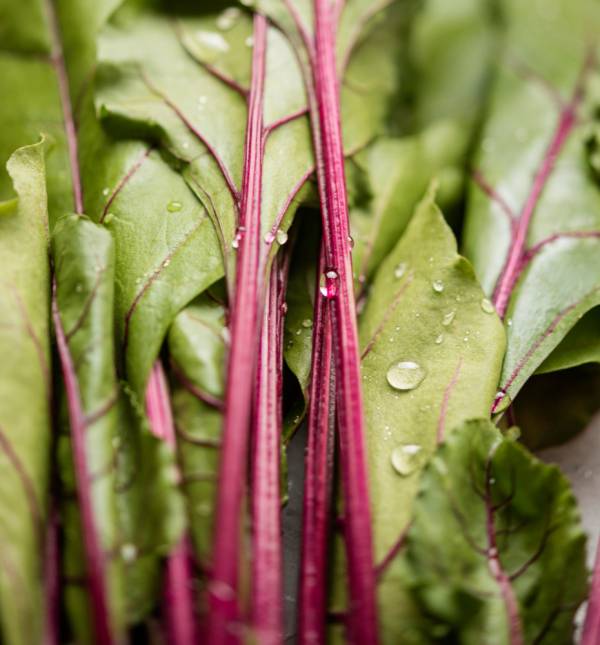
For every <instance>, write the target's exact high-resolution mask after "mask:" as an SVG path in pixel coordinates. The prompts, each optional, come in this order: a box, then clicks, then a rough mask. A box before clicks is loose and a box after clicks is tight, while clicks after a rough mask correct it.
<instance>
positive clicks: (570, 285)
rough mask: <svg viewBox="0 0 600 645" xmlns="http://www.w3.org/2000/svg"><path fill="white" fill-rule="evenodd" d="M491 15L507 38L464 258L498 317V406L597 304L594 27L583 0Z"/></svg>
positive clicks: (514, 4)
mask: <svg viewBox="0 0 600 645" xmlns="http://www.w3.org/2000/svg"><path fill="white" fill-rule="evenodd" d="M501 8H502V10H503V13H504V21H505V22H506V25H507V33H506V36H505V40H504V51H503V53H502V55H501V56H500V57H499V60H498V64H497V69H496V72H497V73H496V80H495V82H494V87H493V92H492V97H491V103H490V106H489V111H488V117H487V120H486V122H485V125H484V127H483V132H482V138H481V142H480V146H479V148H478V150H477V153H476V158H475V162H474V163H475V171H474V182H473V184H472V186H471V190H470V199H469V208H468V214H467V223H466V231H465V251H466V254H467V256H468V257H469V258H470V259H471V260H472V261H473V263H474V266H475V269H476V271H477V274H478V276H479V278H480V279H481V281H482V284H483V286H484V288H485V290H486V292H487V293H488V294H489V295H490V296H492V294H493V299H494V301H495V304H496V308H497V309H498V311H499V313H500V314H501V315H502V317H504V318H505V324H506V330H507V336H508V349H507V355H506V360H505V362H504V367H503V370H502V376H501V379H500V389H501V391H502V392H505V393H506V394H507V395H508V396H507V397H505V398H506V399H508V398H514V396H515V395H516V394H517V392H518V391H519V389H520V388H521V387H522V385H523V384H524V383H525V381H526V380H527V379H528V378H529V376H530V375H531V374H533V373H534V372H535V370H536V369H537V368H538V367H539V366H540V365H541V364H542V363H543V361H544V360H545V359H546V358H547V357H548V356H549V355H550V354H551V352H552V351H553V350H554V349H555V348H556V347H557V346H559V344H560V343H561V341H562V340H563V338H565V336H566V335H567V334H568V332H569V331H570V330H571V329H572V328H573V326H574V325H575V324H576V323H577V321H578V320H579V318H580V317H581V316H582V315H583V314H585V312H586V311H588V310H590V309H591V308H593V307H595V306H597V305H598V304H599V303H600V253H599V252H598V250H599V248H600V247H599V244H600V189H599V188H598V184H597V182H596V181H594V179H593V175H592V174H591V172H590V168H589V160H588V151H587V147H586V142H587V136H588V131H589V130H588V128H589V121H590V120H592V121H593V120H594V118H597V115H596V113H595V106H596V105H597V97H595V96H594V92H593V91H592V88H593V85H594V82H595V76H596V75H597V71H596V68H595V65H594V63H593V50H592V49H590V46H589V45H588V43H589V41H588V38H587V34H588V33H590V30H593V29H594V28H596V29H597V26H598V24H600V23H599V22H598V10H597V9H598V8H597V5H596V3H594V2H588V1H587V0H582V1H581V2H570V1H569V0H560V1H559V2H557V3H555V5H553V7H552V9H551V10H548V11H546V9H541V8H539V7H538V6H537V5H535V4H532V3H523V2H518V1H515V0H505V1H503V2H502V3H501ZM548 43H553V44H552V46H551V47H549V46H548ZM566 51H568V52H569V55H568V56H565V55H564V52H566ZM595 115H596V116H595ZM593 346H594V343H592V345H591V347H593ZM584 360H585V359H584V356H583V355H582V354H581V353H580V354H579V356H578V358H577V361H578V362H583V361H584ZM590 360H592V358H591V356H590ZM499 404H500V399H499V400H498V405H499Z"/></svg>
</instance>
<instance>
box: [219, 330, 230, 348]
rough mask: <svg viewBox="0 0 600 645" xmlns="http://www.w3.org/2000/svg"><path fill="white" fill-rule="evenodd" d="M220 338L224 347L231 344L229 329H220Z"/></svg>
mask: <svg viewBox="0 0 600 645" xmlns="http://www.w3.org/2000/svg"><path fill="white" fill-rule="evenodd" d="M221 338H222V339H223V342H224V343H225V344H226V345H229V343H230V342H231V333H230V331H229V327H223V329H221Z"/></svg>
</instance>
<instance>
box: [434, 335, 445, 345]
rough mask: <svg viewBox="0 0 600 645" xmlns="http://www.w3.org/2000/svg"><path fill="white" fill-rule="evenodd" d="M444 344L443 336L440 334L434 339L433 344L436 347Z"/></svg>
mask: <svg viewBox="0 0 600 645" xmlns="http://www.w3.org/2000/svg"><path fill="white" fill-rule="evenodd" d="M443 342H444V334H440V335H439V336H438V337H437V338H436V339H435V344H436V345H441V344H442V343H443Z"/></svg>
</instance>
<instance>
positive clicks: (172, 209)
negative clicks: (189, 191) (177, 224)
mask: <svg viewBox="0 0 600 645" xmlns="http://www.w3.org/2000/svg"><path fill="white" fill-rule="evenodd" d="M182 208H183V204H182V203H181V202H178V201H175V200H173V201H172V202H169V203H168V204H167V210H168V211H169V213H177V212H179V211H180V210H181V209H182Z"/></svg>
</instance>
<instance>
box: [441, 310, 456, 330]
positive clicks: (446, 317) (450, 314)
mask: <svg viewBox="0 0 600 645" xmlns="http://www.w3.org/2000/svg"><path fill="white" fill-rule="evenodd" d="M454 316H456V311H454V309H453V310H452V311H449V312H448V313H447V314H444V317H443V318H442V325H444V327H449V326H450V325H451V324H452V321H453V320H454Z"/></svg>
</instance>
